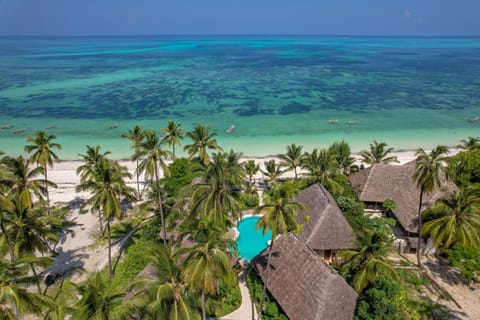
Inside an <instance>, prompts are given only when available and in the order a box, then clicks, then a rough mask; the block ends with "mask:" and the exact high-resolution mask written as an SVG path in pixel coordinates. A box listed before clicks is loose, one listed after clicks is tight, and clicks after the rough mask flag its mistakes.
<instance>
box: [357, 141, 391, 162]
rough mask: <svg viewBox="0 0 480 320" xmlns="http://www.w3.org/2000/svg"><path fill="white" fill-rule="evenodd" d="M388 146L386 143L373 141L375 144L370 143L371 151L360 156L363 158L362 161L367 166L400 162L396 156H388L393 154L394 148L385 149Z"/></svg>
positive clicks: (362, 152)
mask: <svg viewBox="0 0 480 320" xmlns="http://www.w3.org/2000/svg"><path fill="white" fill-rule="evenodd" d="M386 146H387V144H386V143H385V142H380V143H379V142H377V141H376V140H373V143H370V150H369V151H367V150H362V151H360V156H361V157H362V159H361V161H362V162H364V163H366V164H376V163H383V164H388V163H391V162H398V158H397V157H396V156H388V154H389V153H392V151H393V148H388V149H385V147H386Z"/></svg>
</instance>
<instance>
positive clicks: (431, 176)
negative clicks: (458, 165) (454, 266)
mask: <svg viewBox="0 0 480 320" xmlns="http://www.w3.org/2000/svg"><path fill="white" fill-rule="evenodd" d="M447 153H448V149H447V147H445V146H438V147H436V148H434V149H433V150H432V151H430V153H426V152H425V150H423V149H422V148H419V149H417V151H416V153H415V155H416V156H417V158H416V160H415V172H414V173H413V177H412V179H413V181H414V182H415V184H416V185H417V187H418V188H419V189H420V200H419V203H418V214H417V218H418V240H419V241H418V242H419V243H420V238H421V236H422V205H423V196H424V194H425V193H431V192H432V191H433V190H434V189H435V188H439V187H440V171H441V170H442V169H443V165H444V163H445V161H446V157H445V155H446V154H447ZM420 249H421V248H420V245H419V246H418V250H417V264H418V267H419V268H420V269H422V267H423V266H422V261H421V260H420V251H421V250H420Z"/></svg>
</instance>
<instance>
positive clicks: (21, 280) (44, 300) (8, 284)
mask: <svg viewBox="0 0 480 320" xmlns="http://www.w3.org/2000/svg"><path fill="white" fill-rule="evenodd" d="M29 262H31V259H30V260H29ZM28 269H29V263H27V262H26V261H24V259H18V260H16V261H15V262H8V261H5V260H3V259H0V318H1V319H9V320H14V319H21V318H20V317H21V316H23V315H26V314H34V315H38V316H40V315H42V314H43V310H44V308H46V307H49V306H52V305H53V301H52V300H51V299H50V298H49V297H47V296H44V295H42V294H39V293H32V292H29V291H27V290H26V289H25V287H26V286H28V285H30V284H33V283H35V282H37V281H38V279H37V278H38V277H35V276H27V275H26V274H27V273H28Z"/></svg>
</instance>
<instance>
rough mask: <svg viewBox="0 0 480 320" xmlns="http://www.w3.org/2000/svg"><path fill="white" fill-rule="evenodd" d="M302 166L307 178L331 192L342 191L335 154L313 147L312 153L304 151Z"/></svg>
mask: <svg viewBox="0 0 480 320" xmlns="http://www.w3.org/2000/svg"><path fill="white" fill-rule="evenodd" d="M302 168H304V169H305V170H307V171H308V173H307V174H306V176H307V178H308V179H310V180H312V182H319V183H321V184H322V185H323V186H324V187H325V188H327V189H328V190H329V191H330V192H331V193H340V192H343V187H342V185H341V184H340V183H339V182H338V177H339V175H340V169H339V166H338V163H337V160H336V155H335V154H334V153H332V152H330V151H328V150H326V149H321V150H320V151H319V150H318V149H313V151H312V153H305V158H304V160H303V163H302Z"/></svg>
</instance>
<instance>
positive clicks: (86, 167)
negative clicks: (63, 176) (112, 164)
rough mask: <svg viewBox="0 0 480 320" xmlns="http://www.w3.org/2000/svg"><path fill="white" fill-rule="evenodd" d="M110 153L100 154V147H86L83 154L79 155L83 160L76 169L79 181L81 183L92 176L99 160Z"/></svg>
mask: <svg viewBox="0 0 480 320" xmlns="http://www.w3.org/2000/svg"><path fill="white" fill-rule="evenodd" d="M110 153H111V152H110V151H105V152H104V153H101V152H100V146H95V147H92V146H87V152H86V153H85V154H79V156H80V157H81V158H82V159H83V164H82V165H81V166H79V167H78V168H77V175H80V181H81V182H83V181H85V180H88V179H89V178H91V177H92V176H93V169H94V168H95V167H96V166H97V165H98V163H99V162H100V160H102V159H103V158H105V157H106V156H107V155H109V154H110Z"/></svg>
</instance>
